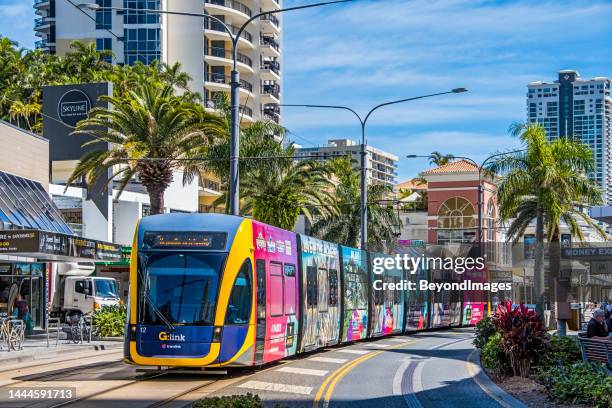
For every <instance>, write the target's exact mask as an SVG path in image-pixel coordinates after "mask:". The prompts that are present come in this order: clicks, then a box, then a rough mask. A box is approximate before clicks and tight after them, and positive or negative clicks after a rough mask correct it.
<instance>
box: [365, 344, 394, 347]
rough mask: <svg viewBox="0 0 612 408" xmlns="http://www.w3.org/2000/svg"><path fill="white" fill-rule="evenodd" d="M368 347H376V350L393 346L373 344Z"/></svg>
mask: <svg viewBox="0 0 612 408" xmlns="http://www.w3.org/2000/svg"><path fill="white" fill-rule="evenodd" d="M368 346H370V347H376V348H385V347H391V344H383V343H371V344H368Z"/></svg>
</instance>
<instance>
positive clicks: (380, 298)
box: [372, 288, 385, 306]
mask: <svg viewBox="0 0 612 408" xmlns="http://www.w3.org/2000/svg"><path fill="white" fill-rule="evenodd" d="M372 289H373V292H374V304H375V305H376V306H380V305H382V304H383V303H384V302H385V291H384V290H383V289H380V290H376V289H374V288H372Z"/></svg>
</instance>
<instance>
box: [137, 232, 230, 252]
mask: <svg viewBox="0 0 612 408" xmlns="http://www.w3.org/2000/svg"><path fill="white" fill-rule="evenodd" d="M226 238H227V233H225V232H202V231H147V232H145V233H144V237H143V241H142V246H143V249H207V250H217V251H218V250H222V249H224V248H225V240H226Z"/></svg>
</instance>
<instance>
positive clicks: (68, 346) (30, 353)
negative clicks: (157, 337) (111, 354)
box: [0, 335, 123, 366]
mask: <svg viewBox="0 0 612 408" xmlns="http://www.w3.org/2000/svg"><path fill="white" fill-rule="evenodd" d="M62 337H63V338H62ZM122 348H123V342H122V341H104V340H95V341H94V340H92V341H91V343H87V342H84V343H83V344H74V343H73V342H72V341H70V340H67V339H66V337H65V336H61V337H60V340H59V342H58V343H57V346H56V345H55V337H53V336H50V337H49V347H47V336H46V335H35V336H31V337H26V339H25V341H24V342H23V349H22V350H17V351H15V350H11V351H8V349H7V348H6V345H5V344H2V349H1V350H0V366H3V365H7V364H13V363H23V362H28V361H38V360H47V359H53V358H57V357H60V356H62V355H69V354H87V353H91V354H94V353H96V352H99V351H103V350H111V349H116V350H120V349H122Z"/></svg>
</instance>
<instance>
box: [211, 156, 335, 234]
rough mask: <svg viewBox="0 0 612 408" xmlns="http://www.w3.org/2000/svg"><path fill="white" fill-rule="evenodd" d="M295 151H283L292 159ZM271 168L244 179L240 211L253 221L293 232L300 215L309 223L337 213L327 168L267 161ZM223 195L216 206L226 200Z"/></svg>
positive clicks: (244, 176) (253, 171)
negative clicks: (317, 217) (320, 216)
mask: <svg viewBox="0 0 612 408" xmlns="http://www.w3.org/2000/svg"><path fill="white" fill-rule="evenodd" d="M294 152H295V148H294V147H293V146H292V145H290V146H288V147H287V148H285V149H284V151H283V153H282V157H292V156H293V155H294ZM267 161H268V162H269V165H268V166H260V167H259V168H254V169H252V170H251V171H250V172H248V173H244V174H243V176H242V178H241V186H240V188H241V193H242V196H243V197H244V199H243V205H242V208H241V211H242V213H243V214H250V215H252V216H253V218H254V219H256V220H259V221H261V222H265V223H267V224H270V225H275V226H277V227H280V228H284V229H287V230H292V229H293V228H294V227H295V223H296V222H297V220H298V217H299V215H300V214H303V215H304V216H305V217H306V219H307V220H308V221H309V222H312V220H313V216H315V215H325V216H332V215H333V214H335V213H336V212H335V209H336V207H335V206H334V198H333V197H332V194H331V191H332V187H333V183H332V182H331V180H330V177H329V176H330V174H329V171H328V169H327V168H326V166H323V165H322V164H319V163H317V162H314V161H295V160H288V161H287V160H282V159H281V160H267ZM226 194H227V193H224V195H223V196H221V197H220V198H219V199H218V202H217V204H221V203H224V202H225V201H226V197H225V196H226Z"/></svg>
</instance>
